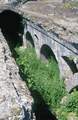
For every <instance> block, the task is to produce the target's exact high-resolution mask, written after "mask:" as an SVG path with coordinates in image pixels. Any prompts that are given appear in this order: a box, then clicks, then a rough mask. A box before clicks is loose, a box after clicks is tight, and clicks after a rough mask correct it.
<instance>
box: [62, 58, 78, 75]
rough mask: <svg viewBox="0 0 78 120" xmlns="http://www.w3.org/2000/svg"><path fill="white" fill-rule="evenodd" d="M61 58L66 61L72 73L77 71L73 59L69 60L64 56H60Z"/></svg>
mask: <svg viewBox="0 0 78 120" xmlns="http://www.w3.org/2000/svg"><path fill="white" fill-rule="evenodd" d="M62 57H63V59H64V60H65V61H66V63H67V64H68V66H69V67H70V69H71V71H72V72H73V74H74V73H77V72H78V69H77V67H76V64H75V63H74V61H73V60H71V59H70V58H69V57H66V56H62Z"/></svg>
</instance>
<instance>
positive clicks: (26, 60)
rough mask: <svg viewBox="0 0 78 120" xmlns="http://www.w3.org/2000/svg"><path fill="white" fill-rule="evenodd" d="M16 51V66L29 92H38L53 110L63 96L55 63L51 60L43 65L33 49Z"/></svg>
mask: <svg viewBox="0 0 78 120" xmlns="http://www.w3.org/2000/svg"><path fill="white" fill-rule="evenodd" d="M16 51H17V54H18V55H19V57H18V58H17V59H16V61H17V64H18V65H19V67H20V72H21V74H22V77H23V79H24V80H26V82H27V84H28V86H29V88H30V90H32V91H38V92H39V93H40V95H41V96H42V97H43V99H44V101H45V103H46V104H47V105H48V106H49V108H50V109H51V110H52V109H53V108H54V109H55V108H56V107H57V106H59V102H60V100H61V98H62V97H63V96H64V94H65V89H64V83H63V80H60V78H59V69H58V65H57V63H56V62H55V61H54V59H53V58H52V59H51V60H50V61H49V62H48V63H47V64H45V63H43V62H42V61H41V60H39V59H37V57H36V54H35V51H34V49H33V48H28V49H22V48H19V49H16Z"/></svg>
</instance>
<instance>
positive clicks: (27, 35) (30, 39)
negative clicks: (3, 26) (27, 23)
mask: <svg viewBox="0 0 78 120" xmlns="http://www.w3.org/2000/svg"><path fill="white" fill-rule="evenodd" d="M26 40H27V47H29V46H31V47H35V46H34V41H33V38H32V36H31V34H30V32H27V33H26Z"/></svg>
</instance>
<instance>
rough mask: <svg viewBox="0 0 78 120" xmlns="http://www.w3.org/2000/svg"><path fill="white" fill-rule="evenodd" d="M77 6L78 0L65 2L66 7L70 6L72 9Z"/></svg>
mask: <svg viewBox="0 0 78 120" xmlns="http://www.w3.org/2000/svg"><path fill="white" fill-rule="evenodd" d="M76 7H78V1H73V2H65V3H64V8H67V9H68V8H70V9H72V8H76Z"/></svg>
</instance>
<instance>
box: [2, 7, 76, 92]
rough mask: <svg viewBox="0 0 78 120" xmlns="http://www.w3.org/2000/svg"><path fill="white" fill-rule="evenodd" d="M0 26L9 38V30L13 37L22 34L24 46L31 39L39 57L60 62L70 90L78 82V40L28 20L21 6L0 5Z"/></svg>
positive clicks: (18, 36) (19, 36) (62, 74)
mask: <svg viewBox="0 0 78 120" xmlns="http://www.w3.org/2000/svg"><path fill="white" fill-rule="evenodd" d="M0 6H2V5H0ZM5 6H6V7H5ZM20 17H21V19H20ZM17 18H18V19H17ZM7 20H8V22H7ZM16 23H17V25H16ZM21 26H22V27H21ZM0 27H1V29H2V32H3V35H4V36H5V38H6V39H7V34H8V36H10V37H9V38H10V39H11V38H12V37H13V38H12V39H16V38H20V39H21V40H22V43H23V46H24V47H27V45H28V44H29V43H30V44H31V46H32V47H34V48H35V51H36V54H37V56H38V57H39V58H42V59H48V58H50V57H53V58H54V59H55V60H56V61H57V63H58V67H59V70H60V76H61V77H62V78H63V79H64V80H65V84H66V89H67V91H68V92H71V90H72V89H73V88H75V87H77V86H78V43H71V42H68V41H66V40H64V39H61V38H60V37H59V36H58V35H57V34H56V33H54V32H47V31H46V29H44V28H43V27H41V26H39V25H38V24H36V23H34V22H32V21H31V20H28V18H26V16H25V15H24V14H23V13H22V11H20V9H19V6H15V7H14V6H12V5H4V7H0ZM18 28H19V29H18ZM21 28H22V30H21Z"/></svg>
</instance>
